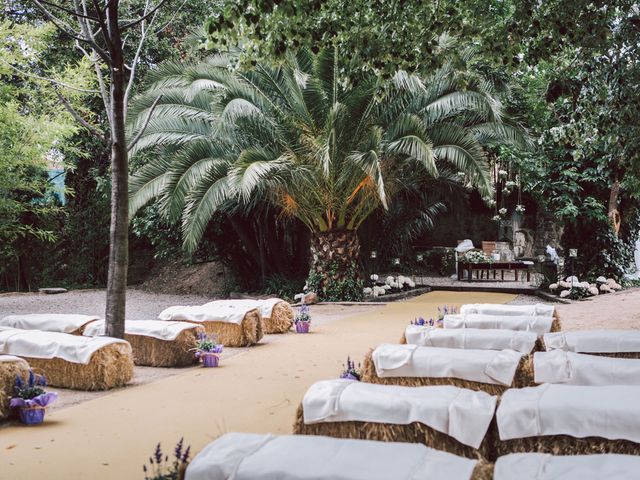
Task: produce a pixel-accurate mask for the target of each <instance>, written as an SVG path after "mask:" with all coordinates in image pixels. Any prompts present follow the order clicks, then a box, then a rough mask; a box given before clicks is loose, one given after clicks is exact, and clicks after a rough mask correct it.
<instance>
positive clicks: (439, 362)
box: [372, 344, 522, 385]
mask: <svg viewBox="0 0 640 480" xmlns="http://www.w3.org/2000/svg"><path fill="white" fill-rule="evenodd" d="M372 358H373V363H374V365H375V367H376V373H377V374H378V376H379V377H380V378H384V377H432V378H459V379H462V380H468V381H471V382H481V383H490V384H493V385H511V384H512V383H513V377H514V376H515V374H516V370H517V369H518V365H519V364H520V360H521V359H522V354H521V353H518V352H516V351H514V350H502V351H500V350H464V349H459V348H438V347H419V346H417V345H408V344H405V345H391V344H384V345H380V346H379V347H378V348H376V349H375V350H374V351H373V354H372Z"/></svg>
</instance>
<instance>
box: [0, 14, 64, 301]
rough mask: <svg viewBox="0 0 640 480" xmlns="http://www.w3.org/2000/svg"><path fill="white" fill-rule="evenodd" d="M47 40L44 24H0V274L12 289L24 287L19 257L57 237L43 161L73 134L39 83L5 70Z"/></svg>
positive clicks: (55, 209) (55, 208) (54, 156)
mask: <svg viewBox="0 0 640 480" xmlns="http://www.w3.org/2000/svg"><path fill="white" fill-rule="evenodd" d="M50 36H51V29H50V28H49V27H47V26H43V27H40V28H35V29H25V28H24V27H22V26H19V25H12V24H10V23H8V22H2V23H0V275H3V274H4V275H5V276H6V280H7V282H6V283H7V286H8V287H9V288H15V289H20V288H22V287H23V286H24V285H23V284H25V283H26V284H27V285H26V286H27V287H28V286H29V284H28V279H25V278H23V277H24V275H23V276H22V278H21V276H20V271H21V270H22V271H23V272H24V271H25V267H24V265H22V264H21V262H22V258H24V257H27V256H32V255H34V249H35V251H37V249H39V248H43V247H44V246H45V245H46V244H50V243H52V242H53V241H55V240H56V238H57V236H56V233H55V228H53V225H52V220H54V219H56V218H57V217H58V216H59V215H60V213H61V210H60V207H59V205H58V203H57V199H56V197H55V196H54V188H53V186H52V185H51V184H50V183H49V181H48V177H47V163H53V162H56V161H59V160H60V148H61V147H63V146H64V145H65V142H66V141H67V139H68V138H69V137H70V136H71V135H72V134H73V133H74V131H75V127H74V126H73V125H72V123H71V122H70V121H69V119H68V118H67V117H66V115H65V114H64V113H63V112H62V111H61V108H60V107H58V106H56V103H55V100H54V98H53V94H52V93H51V92H48V93H47V92H46V91H45V90H44V89H43V86H42V84H43V82H42V81H39V80H32V79H28V78H27V79H18V78H17V77H16V76H15V74H16V70H15V69H12V68H11V67H10V66H9V65H14V66H15V68H20V67H23V66H25V65H28V64H29V63H30V62H32V61H34V59H36V58H37V56H38V55H39V54H40V53H41V50H42V49H44V48H46V42H47V41H48V40H49V39H50ZM18 43H19V44H20V45H21V46H20V48H19V47H18V46H17V44H18ZM16 65H17V66H16ZM69 73H71V72H69ZM13 271H16V272H17V273H12V272H13ZM9 277H13V278H14V279H16V281H15V283H14V284H13V285H12V284H11V283H10V281H9Z"/></svg>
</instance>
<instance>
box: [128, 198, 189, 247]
mask: <svg viewBox="0 0 640 480" xmlns="http://www.w3.org/2000/svg"><path fill="white" fill-rule="evenodd" d="M131 232H132V233H133V234H134V235H136V236H137V237H139V238H145V239H147V240H148V241H149V242H150V243H151V245H152V246H153V249H154V258H157V259H170V258H176V257H178V256H179V255H180V253H181V246H180V245H181V238H180V229H179V228H176V225H170V224H168V223H167V221H166V220H165V218H164V217H163V216H162V214H161V213H160V208H159V206H158V205H157V204H155V205H150V206H148V207H146V208H145V209H144V211H142V212H141V213H140V214H139V215H136V216H135V217H134V218H133V219H132V220H131Z"/></svg>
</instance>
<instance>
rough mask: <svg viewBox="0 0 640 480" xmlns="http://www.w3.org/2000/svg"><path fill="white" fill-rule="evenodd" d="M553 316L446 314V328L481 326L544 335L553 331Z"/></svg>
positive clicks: (482, 327)
mask: <svg viewBox="0 0 640 480" xmlns="http://www.w3.org/2000/svg"><path fill="white" fill-rule="evenodd" d="M552 323H553V317H534V316H527V315H519V316H516V315H502V316H498V315H484V314H475V313H470V314H456V315H445V316H444V321H443V325H444V328H480V329H492V330H494V329H506V330H520V331H525V332H534V333H536V334H538V335H543V334H545V333H548V332H550V331H551V324H552Z"/></svg>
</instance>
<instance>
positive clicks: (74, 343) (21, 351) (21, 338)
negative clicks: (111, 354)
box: [0, 328, 131, 365]
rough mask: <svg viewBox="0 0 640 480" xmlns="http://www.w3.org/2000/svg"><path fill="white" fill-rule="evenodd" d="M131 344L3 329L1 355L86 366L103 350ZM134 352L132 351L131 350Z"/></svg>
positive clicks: (110, 339) (95, 338)
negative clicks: (117, 345)
mask: <svg viewBox="0 0 640 480" xmlns="http://www.w3.org/2000/svg"><path fill="white" fill-rule="evenodd" d="M114 343H124V344H126V345H129V343H128V342H125V341H124V340H120V339H117V338H111V337H91V338H89V337H81V336H76V335H68V334H66V333H59V332H42V331H40V330H18V329H14V328H7V329H5V328H2V329H0V353H6V354H9V355H16V356H19V357H32V358H44V359H47V358H60V359H62V360H66V361H67V362H71V363H80V364H83V365H87V364H88V363H89V362H90V361H91V356H92V355H93V354H94V353H95V352H96V351H98V350H100V349H101V348H102V347H105V346H107V345H111V344H114ZM129 349H131V347H129Z"/></svg>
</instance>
